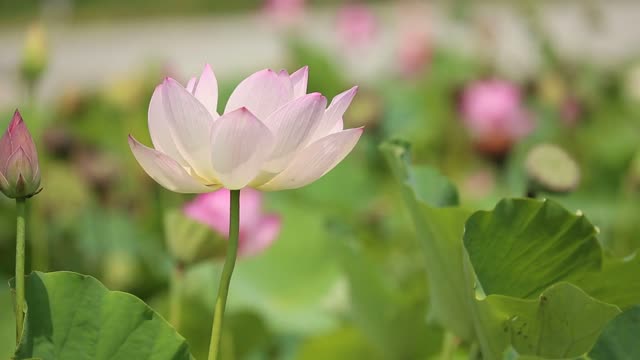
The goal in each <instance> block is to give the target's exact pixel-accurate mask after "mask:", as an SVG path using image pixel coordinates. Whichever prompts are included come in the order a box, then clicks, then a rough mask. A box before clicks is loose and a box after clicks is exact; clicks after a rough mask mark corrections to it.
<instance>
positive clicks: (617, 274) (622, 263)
mask: <svg viewBox="0 0 640 360" xmlns="http://www.w3.org/2000/svg"><path fill="white" fill-rule="evenodd" d="M605 260H608V261H605V263H604V265H603V268H602V270H601V271H597V272H590V273H588V274H585V276H584V277H583V278H581V279H579V280H576V281H574V283H575V284H576V285H578V286H580V288H582V289H583V290H584V291H586V292H587V293H588V294H589V295H591V296H593V297H595V298H597V299H598V300H601V301H604V302H606V303H609V304H614V305H617V306H618V307H620V308H621V309H623V310H625V309H627V308H629V307H631V306H633V305H635V304H640V281H638V274H640V256H638V255H634V256H633V257H630V258H627V259H605Z"/></svg>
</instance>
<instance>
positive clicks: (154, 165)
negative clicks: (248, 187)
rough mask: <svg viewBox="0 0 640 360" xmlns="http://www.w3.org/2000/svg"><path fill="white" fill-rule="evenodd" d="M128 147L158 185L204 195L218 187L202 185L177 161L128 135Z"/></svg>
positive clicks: (172, 189) (177, 190)
mask: <svg viewBox="0 0 640 360" xmlns="http://www.w3.org/2000/svg"><path fill="white" fill-rule="evenodd" d="M129 147H130V148H131V151H132V152H133V155H134V156H135V158H136V160H138V163H139V164H140V166H142V168H143V169H144V171H145V172H146V173H147V174H149V176H151V178H152V179H153V180H155V181H156V182H157V183H158V184H160V185H162V186H163V187H165V188H167V189H168V190H171V191H175V192H179V193H205V192H210V191H214V190H216V189H218V188H219V187H220V185H216V184H211V185H209V184H207V185H208V186H207V185H205V184H203V183H202V182H200V181H198V180H196V179H195V178H194V177H192V176H191V175H190V174H189V173H188V172H187V171H186V170H185V169H184V168H183V167H182V166H181V165H180V164H179V163H178V162H177V161H175V160H173V159H172V158H170V157H169V156H167V155H165V154H163V153H161V152H159V151H157V150H155V149H151V148H149V147H146V146H144V145H142V144H141V143H139V142H138V141H137V140H136V139H134V138H133V137H132V136H131V135H129Z"/></svg>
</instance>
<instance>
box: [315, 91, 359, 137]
mask: <svg viewBox="0 0 640 360" xmlns="http://www.w3.org/2000/svg"><path fill="white" fill-rule="evenodd" d="M357 92H358V87H357V86H354V87H352V88H351V89H349V90H347V91H344V92H342V93H340V94H338V95H336V96H335V97H334V98H333V100H331V104H330V105H329V107H328V108H327V110H326V111H325V113H324V116H323V118H322V121H321V122H320V124H319V125H318V128H317V129H316V131H315V133H314V135H313V137H312V140H318V139H320V138H323V137H325V136H327V135H329V134H332V133H334V132H337V131H340V130H342V126H343V125H342V116H343V115H344V113H345V112H346V111H347V108H348V107H349V105H351V101H352V100H353V97H354V96H356V93H357Z"/></svg>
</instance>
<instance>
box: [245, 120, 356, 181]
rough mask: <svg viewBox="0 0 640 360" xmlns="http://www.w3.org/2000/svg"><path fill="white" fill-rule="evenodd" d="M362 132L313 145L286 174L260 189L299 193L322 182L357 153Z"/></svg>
mask: <svg viewBox="0 0 640 360" xmlns="http://www.w3.org/2000/svg"><path fill="white" fill-rule="evenodd" d="M362 132H363V128H357V129H347V130H343V131H341V132H338V133H335V134H331V135H328V136H326V137H324V138H322V139H320V140H318V141H316V142H314V143H312V144H310V145H309V146H307V147H306V148H304V149H303V150H302V151H300V152H299V153H298V154H297V155H296V157H295V158H294V159H293V160H292V161H291V164H289V166H288V167H287V168H286V169H285V170H284V171H282V172H281V173H280V174H278V175H276V176H275V177H274V178H273V179H271V180H270V181H269V182H267V183H265V184H263V185H260V186H257V189H259V190H265V191H274V190H285V189H296V188H299V187H302V186H305V185H308V184H310V183H312V182H314V181H316V180H318V179H319V178H320V177H322V176H323V175H324V174H326V173H327V172H329V171H330V170H331V169H333V168H334V167H335V166H336V165H338V163H340V162H341V161H342V160H343V159H344V158H345V157H346V156H347V155H348V154H349V153H350V152H351V150H353V148H354V147H355V146H356V144H357V143H358V140H359V139H360V136H361V135H362Z"/></svg>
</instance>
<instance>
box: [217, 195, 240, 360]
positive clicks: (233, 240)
mask: <svg viewBox="0 0 640 360" xmlns="http://www.w3.org/2000/svg"><path fill="white" fill-rule="evenodd" d="M230 210H231V212H230V216H229V244H228V246H227V256H226V258H225V261H224V267H223V268H222V275H221V277H220V285H219V287H218V298H217V299H216V306H215V313H214V314H213V328H212V330H211V343H210V344H209V360H218V359H219V356H220V339H221V338H222V323H223V319H224V309H225V307H226V305H227V294H228V293H229V284H230V283H231V275H232V274H233V268H234V267H235V265H236V256H237V254H238V235H239V231H240V190H231V209H230Z"/></svg>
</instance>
